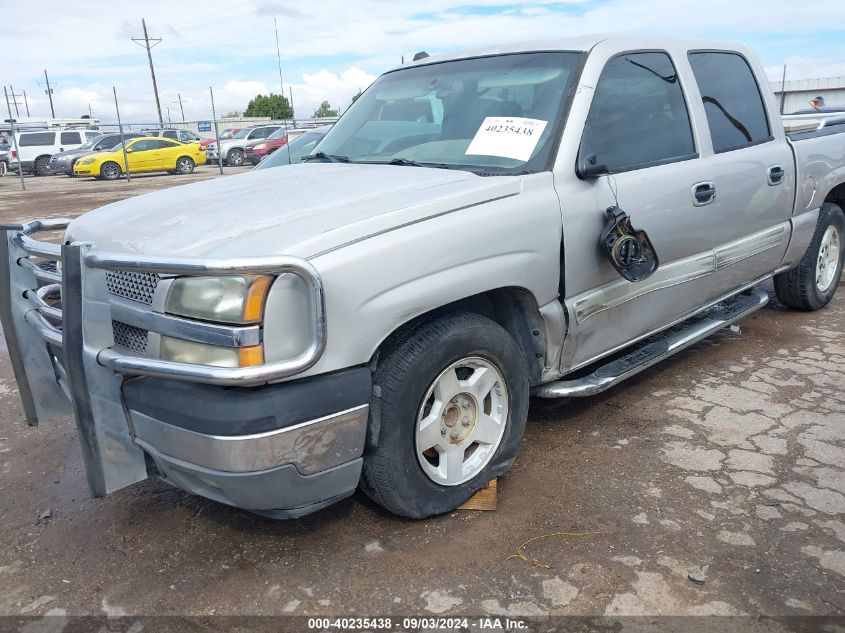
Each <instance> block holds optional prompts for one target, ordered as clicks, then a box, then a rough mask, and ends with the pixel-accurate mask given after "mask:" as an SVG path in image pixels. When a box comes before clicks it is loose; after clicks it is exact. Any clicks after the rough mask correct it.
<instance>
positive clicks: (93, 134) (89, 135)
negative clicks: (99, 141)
mask: <svg viewBox="0 0 845 633" xmlns="http://www.w3.org/2000/svg"><path fill="white" fill-rule="evenodd" d="M101 136H102V134H100V133H99V132H85V140H86V141H90V140H91V139H95V138H99V137H101Z"/></svg>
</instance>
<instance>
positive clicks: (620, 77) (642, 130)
mask: <svg viewBox="0 0 845 633" xmlns="http://www.w3.org/2000/svg"><path fill="white" fill-rule="evenodd" d="M579 154H580V156H581V157H582V158H587V159H588V160H589V162H591V163H594V164H597V165H606V166H607V168H608V171H610V172H611V173H613V172H621V171H630V170H632V169H639V168H641V167H647V166H649V165H656V164H661V163H668V162H672V161H677V160H685V159H688V158H693V157H694V156H695V142H694V141H693V136H692V126H691V125H690V119H689V112H688V111H687V106H686V102H685V101H684V94H683V91H682V90H681V85H680V82H679V79H678V74H677V72H676V70H675V67H674V66H673V64H672V60H671V59H670V58H669V56H668V55H667V54H666V53H630V54H623V55H620V56H618V57H615V58H613V59H611V60H610V61H609V62H607V65H606V66H605V67H604V70H603V71H602V73H601V77H600V78H599V81H598V84H597V85H596V91H595V94H594V95H593V103H592V105H591V106H590V113H589V114H588V116H587V122H586V124H585V125H584V135H583V137H582V139H581V148H580V150H579Z"/></svg>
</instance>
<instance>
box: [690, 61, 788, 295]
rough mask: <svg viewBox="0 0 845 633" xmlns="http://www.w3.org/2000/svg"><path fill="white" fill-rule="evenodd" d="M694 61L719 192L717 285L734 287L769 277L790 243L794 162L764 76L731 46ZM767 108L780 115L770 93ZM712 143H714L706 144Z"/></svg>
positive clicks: (714, 223)
mask: <svg viewBox="0 0 845 633" xmlns="http://www.w3.org/2000/svg"><path fill="white" fill-rule="evenodd" d="M688 58H689V64H690V67H691V69H692V73H693V76H694V78H695V84H696V86H697V91H698V93H699V98H700V99H701V103H702V105H703V107H704V111H705V113H706V119H707V129H708V134H707V135H706V136H705V137H704V138H703V139H702V141H703V145H704V146H705V149H704V151H705V152H706V153H707V154H708V156H707V163H708V170H709V173H711V174H712V182H713V186H714V187H715V191H716V198H715V200H714V202H713V204H712V205H709V206H708V207H707V208H706V210H705V211H706V213H705V214H706V215H707V216H708V217H709V218H710V220H711V222H710V226H709V227H708V230H709V231H710V232H711V233H712V234H713V236H714V238H715V256H716V271H717V274H716V275H714V283H717V284H718V285H719V287H720V289H721V290H723V291H729V290H731V289H732V288H735V287H737V286H740V285H742V284H744V283H747V282H749V281H750V280H753V279H755V278H757V277H761V276H764V275H767V274H769V273H771V272H772V271H774V270H775V269H776V268H777V267H778V265H779V264H780V262H781V260H782V258H783V255H784V253H785V251H786V247H787V243H788V241H789V218H790V216H791V215H792V208H793V192H794V190H795V189H794V188H795V166H794V163H793V159H792V152H791V150H790V149H789V146H788V145H787V143H786V141H785V139H784V136H783V129H782V126H781V125H780V124H779V123H777V124H776V123H775V122H772V121H770V120H769V117H768V116H767V107H766V101H765V100H764V97H763V92H762V91H761V89H760V86H759V85H758V82H757V80H756V78H755V72H756V73H757V76H759V77H764V76H765V74H761V73H764V71H763V69H762V68H756V69H755V68H754V67H753V65H752V64H753V62H751V61H750V60H749V58H747V57H746V56H744V55H742V54H740V53H738V52H733V51H718V50H698V51H690V52H689V55H688ZM765 94H766V95H768V96H769V98H770V99H771V101H772V102H771V103H770V104H769V109H768V111H769V112H775V111H776V110H775V109H774V107H775V104H774V103H773V98H772V96H771V91H766V93H765ZM707 145H709V146H710V147H706V146H707Z"/></svg>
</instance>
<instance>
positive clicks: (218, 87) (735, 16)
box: [3, 0, 845, 122]
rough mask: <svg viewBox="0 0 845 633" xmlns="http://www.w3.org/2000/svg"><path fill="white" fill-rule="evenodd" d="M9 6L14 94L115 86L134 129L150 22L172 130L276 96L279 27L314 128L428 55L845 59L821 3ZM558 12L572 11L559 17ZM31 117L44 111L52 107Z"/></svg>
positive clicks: (81, 107)
mask: <svg viewBox="0 0 845 633" xmlns="http://www.w3.org/2000/svg"><path fill="white" fill-rule="evenodd" d="M6 4H8V5H9V6H7V7H5V8H4V21H5V23H6V24H10V25H13V26H12V27H10V28H7V29H5V30H4V35H3V46H4V51H6V52H7V56H6V61H7V62H8V63H6V64H4V68H3V70H4V73H3V74H4V81H5V82H6V83H7V84H8V83H11V84H13V85H14V86H15V88H16V90H18V91H20V90H21V89H26V90H27V93H29V94H33V95H36V94H37V95H41V96H42V97H43V92H42V90H43V86H39V85H38V82H39V81H40V82H43V71H42V69H43V68H45V67H46V68H47V69H48V70H49V71H50V73H51V80H52V81H53V82H54V83H55V86H54V87H55V89H56V94H55V95H54V96H55V101H56V110H57V114H59V115H60V116H78V115H79V114H81V113H83V112H86V111H87V107H88V103H89V102H91V104H92V109H93V110H94V114H95V115H97V116H100V117H101V118H103V119H113V111H114V105H113V103H112V95H111V87H112V85H115V86H116V87H117V90H118V96H119V98H120V103H121V114H122V115H123V116H124V118H127V119H129V118H132V119H143V120H144V121H145V122H151V121H153V120H154V119H155V104H154V100H153V98H152V91H151V84H150V77H149V71H148V68H147V61H146V56H145V53H144V50H143V48H142V47H139V46H138V45H137V44H136V43H134V42H132V41H131V39H130V38H132V37H138V36H139V35H140V34H141V17H142V16H145V17H146V18H147V27H148V29H149V32H150V35H151V36H152V37H162V38H163V41H162V42H161V44H159V45H158V46H156V47H155V48H154V49H153V58H154V61H155V65H156V75H157V78H158V84H159V90H160V93H161V102H162V110H163V111H164V113H165V116H166V109H167V108H168V107H169V108H170V109H171V115H172V117H173V118H174V119H175V118H177V114H176V113H178V112H179V105H178V103H177V98H178V95H181V96H182V101H183V105H184V108H185V115H186V117H187V118H189V119H191V118H193V119H196V118H208V117H209V116H210V115H211V107H210V100H209V98H208V88H209V86H213V87H214V90H215V100H216V106H217V110H218V111H220V112H223V111H228V110H233V109H243V108H244V107H245V106H246V103H247V102H248V100H249V99H250V98H251V97H252V96H254V95H255V94H257V93H258V92H265V93H266V92H267V91H269V90H277V88H276V87H277V86H278V82H277V78H278V71H277V69H276V43H275V33H274V28H273V26H274V25H273V18H274V17H276V18H278V19H277V22H278V29H279V39H280V49H281V56H282V70H283V73H284V77H285V80H286V81H285V83H286V90H285V92H286V93H287V92H288V90H287V84H288V82H289V81H292V87H293V90H294V101H295V105H296V106H297V114H298V115H300V116H302V115H303V114H309V115H310V114H311V112H313V109H314V108H316V107H317V105H319V103H320V102H321V101H322V100H324V99H325V100H328V101H330V102H331V103H332V104H333V105H335V106H338V107H340V108H341V109H343V108H345V107H346V106H347V105H348V104H349V101H350V100H351V97H352V95H353V94H355V93H356V92H357V91H358V89H359V88H365V87H366V86H367V85H368V84H369V83H370V82H371V81H372V79H373V78H374V76H376V75H378V74H380V73H381V72H383V71H384V70H387V69H389V68H391V67H394V66H397V65H398V64H399V63H400V60H401V58H402V56H404V57H405V59H409V58H410V57H411V56H412V55H413V53H414V52H416V51H419V50H427V51H428V52H429V53H436V52H440V51H448V50H455V49H462V48H475V47H479V46H486V45H490V44H496V43H501V42H510V41H518V40H532V39H544V38H554V37H561V36H567V35H582V34H587V33H618V32H642V33H645V34H649V33H650V34H663V35H665V34H672V35H676V36H681V37H683V36H696V37H705V38H713V37H718V38H722V37H729V38H732V39H738V40H746V41H747V40H752V41H755V42H762V43H764V44H765V46H764V48H763V50H762V52H763V53H764V61H765V63H766V65H767V68H768V69H769V70H770V71H771V70H773V71H774V73H773V74H774V75H775V76H776V77H779V72H778V66H779V64H782V63H783V61H784V59H786V60H787V61H788V62H789V63H790V69H791V70H790V72H789V76H793V75H794V78H798V77H799V75H806V76H819V75H829V74H845V69H843V63H842V62H841V60H842V59H845V49H843V45H842V44H827V45H825V44H824V39H823V38H822V39H820V38H819V36H827V38H828V39H827V41H828V42H830V41H835V42H839V41H840V40H841V38H840V37H839V36H838V35H837V34H841V24H842V23H843V22H845V2H842V1H841V0H814V1H813V2H812V3H811V4H812V8H811V10H810V9H808V7H807V6H806V3H805V5H801V4H800V3H796V2H794V0H743V1H742V2H738V1H737V0H708V1H707V2H706V3H704V4H702V3H701V0H603V1H599V0H593V1H589V2H588V1H586V0H583V1H582V0H565V1H564V2H561V1H560V0H535V1H534V2H529V3H526V4H525V5H522V4H519V3H513V2H512V0H427V1H426V2H424V3H421V2H418V1H417V0H389V1H387V0H356V1H355V2H349V0H321V2H320V3H318V4H315V3H313V2H311V1H310V0H235V1H234V2H233V1H232V0H203V2H202V3H201V4H199V5H198V4H196V3H190V2H188V3H174V2H172V0H145V1H144V2H143V3H113V4H112V5H110V6H109V10H108V11H105V12H104V11H103V10H102V6H101V5H100V4H97V3H77V4H75V5H74V7H73V10H72V11H70V10H68V4H67V2H66V1H64V0H61V1H60V0H44V1H43V2H42V3H41V4H40V5H39V11H41V17H40V18H38V19H37V20H36V19H33V17H32V15H33V14H32V11H31V8H30V7H29V6H27V5H26V4H22V3H6ZM562 4H563V5H569V9H571V10H566V9H567V7H564V10H561V5H562ZM491 7H498V11H491ZM808 11H809V13H808ZM813 16H824V17H823V19H816V18H814V17H813ZM787 37H788V38H789V39H786V38H787ZM9 60H14V62H10V61H9ZM793 66H794V69H792V67H793ZM253 89H255V91H254V92H252V93H251V94H250V92H251V91H252V90H253ZM36 101H38V100H36ZM31 107H33V108H34V107H37V108H38V109H39V110H42V111H44V110H45V108H47V105H46V99H43V98H42V99H40V102H39V103H37V104H35V105H33V103H31ZM43 113H44V112H40V113H38V114H43ZM33 114H36V113H33Z"/></svg>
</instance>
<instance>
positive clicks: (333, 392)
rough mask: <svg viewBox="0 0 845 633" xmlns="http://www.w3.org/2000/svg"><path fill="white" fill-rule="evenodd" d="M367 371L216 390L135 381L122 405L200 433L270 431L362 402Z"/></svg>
mask: <svg viewBox="0 0 845 633" xmlns="http://www.w3.org/2000/svg"><path fill="white" fill-rule="evenodd" d="M371 390H372V377H371V375H370V370H369V368H367V367H352V368H350V369H344V370H341V371H338V372H334V373H331V374H324V375H320V376H313V377H309V378H301V379H299V380H291V381H288V382H281V383H276V384H273V385H264V386H262V387H253V388H246V387H218V386H214V385H202V384H196V383H189V382H184V381H180V380H167V379H165V378H151V377H144V378H135V379H132V380H128V381H126V382H125V383H124V385H123V397H124V401H125V403H126V407H127V408H128V409H131V410H133V411H138V412H139V413H143V414H144V415H147V416H149V417H151V418H154V419H157V420H162V421H165V422H167V423H168V424H171V425H173V426H176V427H179V428H182V429H187V430H189V431H195V432H197V433H204V434H206V435H222V436H235V435H251V434H254V433H264V432H267V431H275V430H278V429H283V428H286V427H290V426H294V425H297V424H301V423H303V422H308V421H310V420H315V419H317V418H322V417H325V416H328V415H332V414H334V413H337V412H338V411H345V410H347V409H351V408H353V407H357V406H360V405H362V404H366V403H368V402H369V400H370V391H371Z"/></svg>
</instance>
